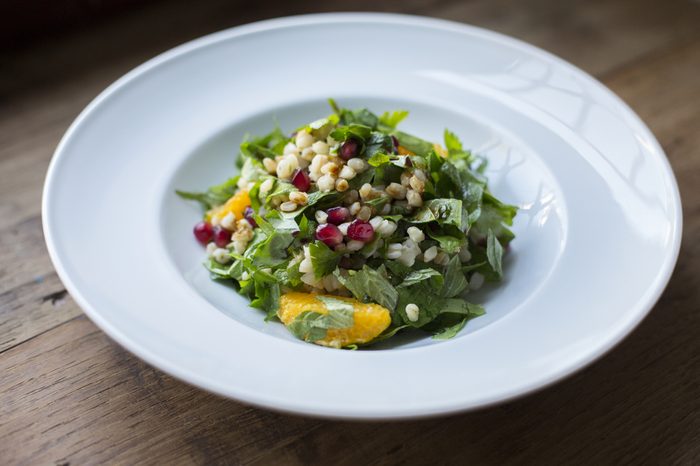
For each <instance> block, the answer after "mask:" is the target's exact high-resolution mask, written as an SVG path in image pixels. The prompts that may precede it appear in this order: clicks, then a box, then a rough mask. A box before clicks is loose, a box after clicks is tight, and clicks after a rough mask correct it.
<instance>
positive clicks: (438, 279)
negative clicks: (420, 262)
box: [396, 267, 444, 289]
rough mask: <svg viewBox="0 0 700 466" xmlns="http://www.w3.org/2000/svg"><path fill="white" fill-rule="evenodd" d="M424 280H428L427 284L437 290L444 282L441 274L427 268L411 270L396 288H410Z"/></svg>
mask: <svg viewBox="0 0 700 466" xmlns="http://www.w3.org/2000/svg"><path fill="white" fill-rule="evenodd" d="M426 280H429V281H430V282H429V283H430V284H431V285H432V286H434V287H435V288H437V289H440V288H441V287H442V286H443V281H444V280H443V277H442V274H441V273H440V272H438V271H437V270H435V269H431V268H429V267H428V268H425V269H420V270H412V271H411V272H409V273H408V275H406V277H405V278H404V279H403V282H401V283H400V284H399V285H398V286H397V287H396V288H404V287H407V286H412V285H415V284H417V283H420V282H423V281H426Z"/></svg>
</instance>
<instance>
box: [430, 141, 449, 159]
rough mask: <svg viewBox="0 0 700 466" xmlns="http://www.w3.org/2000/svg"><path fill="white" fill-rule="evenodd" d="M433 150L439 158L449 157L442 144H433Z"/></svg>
mask: <svg viewBox="0 0 700 466" xmlns="http://www.w3.org/2000/svg"><path fill="white" fill-rule="evenodd" d="M433 149H435V152H437V154H438V155H439V156H442V157H447V155H448V154H447V149H445V148H444V147H442V146H441V145H440V144H438V143H435V144H433Z"/></svg>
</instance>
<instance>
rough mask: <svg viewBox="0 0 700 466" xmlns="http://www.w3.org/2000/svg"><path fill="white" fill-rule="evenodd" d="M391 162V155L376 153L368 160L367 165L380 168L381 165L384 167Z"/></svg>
mask: <svg viewBox="0 0 700 466" xmlns="http://www.w3.org/2000/svg"><path fill="white" fill-rule="evenodd" d="M390 161H391V156H389V154H385V153H383V152H376V153H374V154H373V155H372V156H371V157H370V158H369V159H367V163H368V164H370V165H371V166H373V167H378V166H380V165H384V164H385V163H389V162H390Z"/></svg>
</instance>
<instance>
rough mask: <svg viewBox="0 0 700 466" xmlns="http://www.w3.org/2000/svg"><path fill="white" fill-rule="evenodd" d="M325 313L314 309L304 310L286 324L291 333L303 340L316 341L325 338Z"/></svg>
mask: <svg viewBox="0 0 700 466" xmlns="http://www.w3.org/2000/svg"><path fill="white" fill-rule="evenodd" d="M327 320H328V319H327V317H326V315H325V314H321V313H320V312H316V311H304V312H302V313H300V314H299V315H297V316H296V317H295V318H294V320H293V321H291V322H290V323H289V325H287V329H289V331H290V332H292V334H293V335H294V336H295V337H297V338H299V339H300V340H304V341H318V340H322V339H323V338H325V336H326V333H327V329H328V323H327Z"/></svg>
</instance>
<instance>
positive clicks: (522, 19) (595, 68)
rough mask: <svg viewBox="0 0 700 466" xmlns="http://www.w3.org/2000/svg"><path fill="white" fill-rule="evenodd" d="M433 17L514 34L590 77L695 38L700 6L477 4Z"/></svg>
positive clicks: (600, 0)
mask: <svg viewBox="0 0 700 466" xmlns="http://www.w3.org/2000/svg"><path fill="white" fill-rule="evenodd" d="M433 14H435V15H437V16H439V17H443V18H446V19H452V20H457V21H463V22H467V23H471V24H475V25H477V26H482V27H486V28H489V29H493V30H496V31H499V32H502V33H505V34H509V35H513V36H515V37H518V38H520V39H523V40H526V41H528V42H530V43H532V44H534V45H537V46H539V47H542V48H544V49H546V50H548V51H550V52H552V53H555V54H557V55H559V56H561V57H562V58H564V59H565V60H568V61H570V62H572V63H574V64H575V65H578V66H580V67H581V68H583V69H584V70H586V71H587V72H589V73H591V74H593V75H602V74H604V73H606V72H608V71H610V70H612V69H614V68H617V67H620V66H623V65H624V64H627V63H631V62H633V61H634V60H636V59H638V58H639V57H641V56H643V55H645V54H648V53H650V52H652V51H654V50H659V49H662V48H665V47H668V46H669V45H670V44H673V43H675V42H678V41H685V40H689V39H692V38H694V37H697V36H698V33H700V28H698V24H699V23H700V5H698V4H697V3H692V2H687V1H684V0H671V1H666V2H658V1H655V0H631V1H627V0H624V1H609V0H594V1H589V0H573V1H566V2H555V1H550V0H534V1H519V0H495V1H494V0H478V1H474V2H447V4H446V5H445V7H444V8H437V9H435V10H433Z"/></svg>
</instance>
